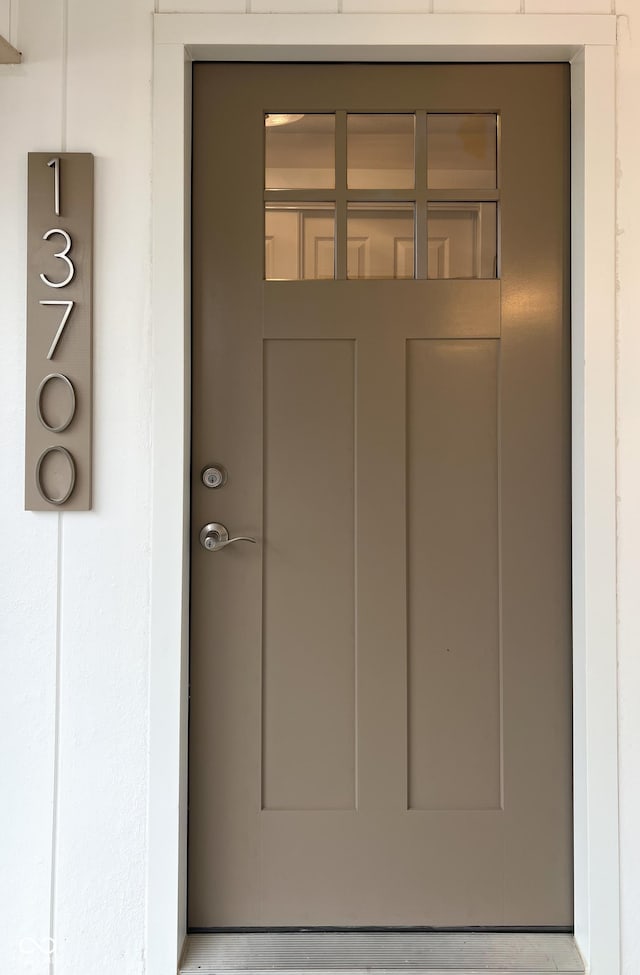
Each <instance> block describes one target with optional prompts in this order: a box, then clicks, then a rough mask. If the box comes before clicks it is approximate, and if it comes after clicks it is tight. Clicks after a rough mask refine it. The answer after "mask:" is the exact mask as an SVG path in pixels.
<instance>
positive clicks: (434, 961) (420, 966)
mask: <svg viewBox="0 0 640 975" xmlns="http://www.w3.org/2000/svg"><path fill="white" fill-rule="evenodd" d="M584 971H585V967H584V962H583V960H582V958H581V956H580V953H579V951H578V949H577V948H576V944H575V941H574V938H573V935H571V934H487V933H485V932H478V933H475V932H474V933H466V934H458V933H455V934H454V933H432V932H428V933H415V932H402V931H394V932H369V933H356V932H353V933H352V932H341V933H321V932H299V933H291V934H281V933H272V934H191V935H189V936H188V937H187V940H186V943H185V949H184V952H183V956H182V962H181V964H180V968H179V972H180V975H274V973H278V972H300V973H304V975H327V973H332V975H352V973H354V975H355V973H358V975H360V973H362V975H365V973H366V975H378V973H380V975H400V973H405V972H408V973H410V975H451V973H456V975H481V973H482V975H490V973H492V972H495V973H499V975H548V973H550V972H554V973H556V975H559V973H561V975H584Z"/></svg>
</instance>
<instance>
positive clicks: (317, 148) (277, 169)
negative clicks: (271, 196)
mask: <svg viewBox="0 0 640 975" xmlns="http://www.w3.org/2000/svg"><path fill="white" fill-rule="evenodd" d="M335 121H336V120H335V116H334V115H275V114H273V113H272V114H270V115H265V117H264V126H265V128H264V142H265V174H264V185H265V188H266V189H268V190H287V189H295V190H297V189H307V190H310V189H333V187H334V186H335V184H336V181H335Z"/></svg>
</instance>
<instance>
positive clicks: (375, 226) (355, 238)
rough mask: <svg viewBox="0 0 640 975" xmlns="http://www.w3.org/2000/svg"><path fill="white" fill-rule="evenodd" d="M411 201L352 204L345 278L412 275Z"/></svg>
mask: <svg viewBox="0 0 640 975" xmlns="http://www.w3.org/2000/svg"><path fill="white" fill-rule="evenodd" d="M414 223H415V219H414V205H413V203H377V204H374V203H351V204H349V206H348V208H347V277H348V278H413V277H415V275H414V260H413V253H414V249H413V246H414V245H413V241H414Z"/></svg>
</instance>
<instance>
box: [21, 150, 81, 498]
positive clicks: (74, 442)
mask: <svg viewBox="0 0 640 975" xmlns="http://www.w3.org/2000/svg"><path fill="white" fill-rule="evenodd" d="M92 258H93V156H92V155H91V154H90V153H84V152H59V153H45V152H31V153H29V181H28V228H27V404H26V449H25V455H26V476H25V508H26V509H27V510H28V511H56V510H57V511H60V510H71V511H86V510H88V509H89V508H90V507H91V422H92V421H91V414H92V392H91V383H92V367H91V357H92V348H91V346H92V342H91V331H92V277H93V268H92Z"/></svg>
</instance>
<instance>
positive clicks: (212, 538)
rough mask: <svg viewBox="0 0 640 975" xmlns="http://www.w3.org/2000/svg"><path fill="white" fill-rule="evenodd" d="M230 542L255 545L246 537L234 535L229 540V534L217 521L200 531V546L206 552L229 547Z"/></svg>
mask: <svg viewBox="0 0 640 975" xmlns="http://www.w3.org/2000/svg"><path fill="white" fill-rule="evenodd" d="M232 542H252V543H253V544H254V545H255V543H256V540H255V538H250V537H249V536H248V535H236V536H235V537H234V538H229V532H228V531H227V529H226V528H225V526H224V525H221V524H220V522H219V521H212V522H210V523H209V524H208V525H204V526H203V527H202V529H201V530H200V544H201V545H202V547H203V548H206V550H207V552H217V551H218V550H219V549H221V548H226V547H227V545H231V544H232Z"/></svg>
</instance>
